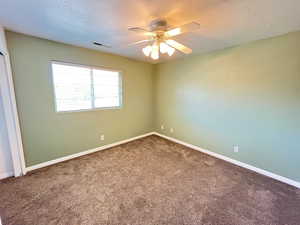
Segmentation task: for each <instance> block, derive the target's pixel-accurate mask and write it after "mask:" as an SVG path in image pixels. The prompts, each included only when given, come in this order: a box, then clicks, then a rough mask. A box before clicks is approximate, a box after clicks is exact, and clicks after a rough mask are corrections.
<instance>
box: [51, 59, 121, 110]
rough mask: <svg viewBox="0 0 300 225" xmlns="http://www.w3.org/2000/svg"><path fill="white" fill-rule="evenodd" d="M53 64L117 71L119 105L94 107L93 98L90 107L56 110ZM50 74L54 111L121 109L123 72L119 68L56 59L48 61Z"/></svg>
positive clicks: (92, 95)
mask: <svg viewBox="0 0 300 225" xmlns="http://www.w3.org/2000/svg"><path fill="white" fill-rule="evenodd" d="M53 64H59V65H66V66H75V67H83V68H88V69H90V70H91V71H92V70H93V69H98V70H105V71H109V72H117V73H119V106H112V107H95V106H94V104H95V102H94V100H93V101H92V102H91V103H92V106H91V108H90V109H74V110H65V111H58V110H57V103H56V93H55V92H56V90H55V83H54V76H53V70H52V65H53ZM50 76H51V83H52V90H53V96H54V106H55V112H56V113H72V112H90V111H97V110H108V109H110V110H113V109H121V108H122V107H123V72H122V71H121V70H116V69H112V68H107V67H101V66H88V65H82V64H77V63H70V62H62V61H56V60H51V61H50ZM90 76H91V80H92V83H91V86H92V87H91V88H92V93H91V97H92V98H94V87H93V76H92V73H91V74H90Z"/></svg>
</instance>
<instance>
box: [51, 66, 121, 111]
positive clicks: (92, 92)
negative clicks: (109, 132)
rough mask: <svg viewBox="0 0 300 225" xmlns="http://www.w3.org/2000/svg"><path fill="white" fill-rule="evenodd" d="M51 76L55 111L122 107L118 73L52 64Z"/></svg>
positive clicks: (86, 67)
mask: <svg viewBox="0 0 300 225" xmlns="http://www.w3.org/2000/svg"><path fill="white" fill-rule="evenodd" d="M52 76H53V85H54V92H55V104H56V111H57V112H63V111H78V110H91V109H101V108H117V107H120V106H121V101H122V90H121V75H120V72H119V71H112V70H107V69H101V68H94V67H88V66H81V65H73V64H66V63H58V62H53V63H52Z"/></svg>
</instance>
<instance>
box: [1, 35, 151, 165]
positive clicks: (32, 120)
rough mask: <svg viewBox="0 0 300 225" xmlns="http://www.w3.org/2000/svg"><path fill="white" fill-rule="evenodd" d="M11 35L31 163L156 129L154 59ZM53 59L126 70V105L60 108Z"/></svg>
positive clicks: (19, 102)
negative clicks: (81, 109)
mask: <svg viewBox="0 0 300 225" xmlns="http://www.w3.org/2000/svg"><path fill="white" fill-rule="evenodd" d="M6 37H7V41H8V48H9V51H10V56H11V62H12V68H13V79H14V84H15V91H16V98H17V107H18V112H19V117H20V123H21V131H22V138H23V145H24V151H25V158H26V165H27V166H31V165H34V164H37V163H41V162H45V161H49V160H52V159H56V158H59V157H62V156H66V155H69V154H74V153H77V152H80V151H84V150H88V149H91V148H95V147H99V146H102V145H105V144H109V143H113V142H116V141H120V140H124V139H127V138H130V137H135V136H138V135H141V134H145V133H147V132H150V131H153V93H152V91H153V87H152V86H153V79H152V78H153V76H152V70H153V66H152V65H150V64H147V63H142V62H138V61H134V60H130V59H127V58H124V57H120V56H116V55H112V54H105V53H101V52H98V51H93V50H88V49H84V48H79V47H74V46H70V45H65V44H61V43H56V42H52V41H48V40H44V39H39V38H35V37H30V36H25V35H22V34H17V33H13V32H6ZM51 60H58V61H66V62H72V63H79V64H86V65H94V66H104V67H111V68H114V69H120V70H122V71H123V91H124V98H123V107H122V109H115V110H112V109H110V110H98V111H89V112H73V113H56V112H55V107H54V96H53V89H52V85H51V74H50V61H51ZM101 134H105V141H100V135H101Z"/></svg>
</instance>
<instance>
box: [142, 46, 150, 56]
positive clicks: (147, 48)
mask: <svg viewBox="0 0 300 225" xmlns="http://www.w3.org/2000/svg"><path fill="white" fill-rule="evenodd" d="M151 51H152V47H151V46H150V45H148V46H146V47H145V48H143V53H144V55H145V56H149V55H150V53H151Z"/></svg>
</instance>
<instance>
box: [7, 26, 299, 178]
mask: <svg viewBox="0 0 300 225" xmlns="http://www.w3.org/2000/svg"><path fill="white" fill-rule="evenodd" d="M6 35H7V39H8V46H9V51H10V54H11V59H12V67H13V77H14V82H15V89H16V96H17V105H18V111H19V116H20V122H21V129H22V137H23V144H24V150H25V157H26V164H27V166H30V165H34V164H37V163H41V162H45V161H49V160H51V159H55V158H59V157H62V156H66V155H69V154H74V153H77V152H80V151H84V150H87V149H91V148H95V147H98V146H102V145H105V144H109V143H113V142H116V141H120V140H123V139H127V138H130V137H134V136H137V135H141V134H144V133H147V132H151V131H153V130H156V131H158V132H160V133H163V134H166V135H168V136H172V137H175V138H177V139H179V140H182V141H185V142H188V143H191V144H194V145H197V146H199V147H202V148H205V149H208V150H210V151H214V152H217V153H219V154H222V155H225V156H228V157H230V158H233V159H237V160H239V161H242V162H245V163H248V164H250V165H253V166H256V167H258V168H262V169H265V170H268V171H270V172H274V173H276V174H279V175H282V176H285V177H288V178H291V179H294V180H296V181H300V172H299V171H300V161H299V160H300V141H299V140H300V116H299V115H300V44H299V40H300V32H295V33H290V34H287V35H283V36H280V37H275V38H271V39H266V40H260V41H256V42H252V43H250V44H246V45H242V46H238V47H234V48H229V49H225V50H221V51H216V52H213V53H209V54H205V55H198V56H189V57H185V58H183V59H179V60H175V61H170V62H166V63H161V64H157V65H151V64H148V63H143V62H138V61H134V60H130V59H127V58H124V57H120V56H116V55H112V54H106V53H101V52H98V51H92V50H88V49H84V48H78V47H74V46H70V45H65V44H61V43H56V42H52V41H48V40H44V39H39V38H35V37H30V36H26V35H22V34H17V33H13V32H7V33H6ZM51 60H58V61H66V62H72V63H80V64H86V65H95V66H105V67H111V68H114V69H121V70H122V71H123V72H124V73H123V86H124V87H123V90H124V105H123V108H122V109H117V110H99V111H89V112H73V113H55V111H54V110H55V109H54V99H53V90H52V86H51V75H50V70H49V69H50V64H49V63H50V61H51ZM162 124H163V125H164V126H165V129H164V130H161V129H160V125H162ZM170 128H173V129H174V133H170ZM100 134H105V141H103V142H102V141H100ZM233 145H239V148H240V151H239V152H238V153H234V152H233Z"/></svg>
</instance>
